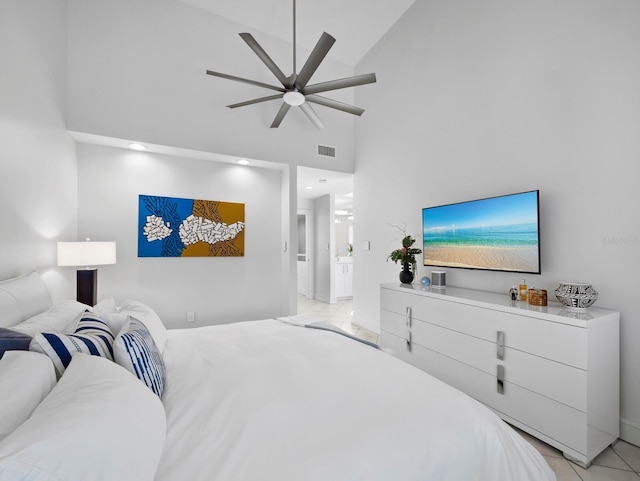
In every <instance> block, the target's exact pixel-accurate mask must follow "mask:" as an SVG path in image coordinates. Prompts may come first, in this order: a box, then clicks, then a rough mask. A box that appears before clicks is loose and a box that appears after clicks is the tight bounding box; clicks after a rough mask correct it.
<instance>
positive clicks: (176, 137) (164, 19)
mask: <svg viewBox="0 0 640 481" xmlns="http://www.w3.org/2000/svg"><path fill="white" fill-rule="evenodd" d="M68 4H69V116H68V125H69V128H70V129H71V130H74V131H79V132H85V133H90V134H98V135H105V136H109V137H116V138H123V139H132V140H138V141H145V142H150V143H156V144H160V145H168V146H174V147H182V148H187V149H193V150H199V151H205V152H214V153H219V154H228V155H237V156H241V157H250V158H255V159H262V160H269V161H273V162H281V163H288V164H293V165H306V166H311V167H318V168H323V169H330V170H337V171H341V172H352V171H353V135H354V124H355V122H356V120H355V117H354V116H352V115H350V114H346V113H344V112H339V111H336V110H334V109H329V108H326V107H323V106H317V107H316V106H315V105H314V106H313V108H314V109H315V110H316V112H317V113H318V115H319V116H320V117H321V118H322V119H323V120H324V123H325V125H326V129H324V130H322V131H318V130H316V128H315V127H314V126H313V125H312V124H311V122H310V121H309V120H308V119H307V118H306V116H305V115H304V114H303V113H302V111H301V110H300V109H298V108H292V109H291V110H290V112H289V113H288V114H287V117H286V118H285V119H284V121H283V123H282V126H281V128H279V129H270V128H269V126H270V125H271V122H272V121H273V119H274V117H275V116H276V113H277V112H278V110H279V108H280V105H281V104H282V102H281V101H277V100H276V101H269V102H265V103H261V104H255V105H252V106H247V107H243V108H239V109H228V108H226V105H229V104H232V103H236V102H242V101H245V100H251V99H254V98H260V97H265V96H269V95H273V94H275V93H277V92H275V91H273V90H268V89H264V88H260V87H255V86H252V85H248V84H244V83H238V82H234V81H230V80H225V79H220V78H215V77H212V76H209V75H206V74H205V72H206V70H207V69H209V70H214V71H218V72H223V73H228V74H232V75H236V76H240V77H244V78H249V79H252V80H257V81H261V82H264V83H268V84H271V85H278V81H277V80H276V79H275V77H274V76H273V74H272V73H271V72H270V71H269V70H268V69H267V67H266V66H265V65H264V64H263V63H262V62H261V61H260V60H259V59H258V57H257V56H256V55H255V54H254V52H252V51H251V49H250V48H249V47H248V46H247V44H246V43H245V42H244V41H243V40H242V39H241V38H240V37H239V36H238V33H240V32H245V31H246V30H247V28H246V27H244V26H242V25H239V24H236V23H233V22H231V21H228V20H226V19H224V18H222V17H218V16H216V15H212V14H210V13H207V12H205V11H203V10H201V9H199V8H196V7H193V6H191V5H188V4H186V3H184V2H180V1H177V0H136V1H131V0H109V1H108V2H105V1H103V0H69V1H68ZM251 33H252V34H253V35H254V37H255V38H256V39H257V40H258V42H259V43H260V44H261V45H262V46H263V47H264V49H265V50H266V51H267V52H268V53H269V55H270V56H271V57H272V58H273V60H274V61H275V62H276V63H277V64H278V65H279V66H280V67H281V69H282V70H283V71H284V72H285V74H286V75H289V74H290V73H291V71H292V68H293V67H292V65H291V64H292V56H291V49H292V46H291V44H290V43H289V42H283V41H281V40H278V39H275V38H271V37H269V36H267V35H265V34H262V33H260V32H251ZM343 40H345V41H347V40H348V39H343ZM333 48H334V49H339V48H340V45H339V42H338V43H337V44H336V45H335V46H334V47H333ZM308 54H309V52H308V51H305V50H304V49H299V51H298V57H299V62H298V63H299V66H300V67H301V66H302V65H303V64H304V61H305V60H306V58H307V56H308ZM351 75H353V68H352V67H347V66H345V65H342V64H340V63H338V62H335V61H332V60H331V59H330V58H327V59H325V61H324V62H322V64H321V65H320V67H319V69H318V70H317V72H316V74H315V75H314V76H313V77H312V79H311V83H312V84H313V83H318V82H323V81H327V80H333V79H337V78H344V77H348V76H351ZM361 88H370V87H368V86H365V87H361ZM353 90H354V89H343V90H339V91H334V92H331V93H329V94H328V95H327V96H328V97H331V98H335V99H336V100H340V101H344V102H348V103H352V102H353ZM363 107H365V108H366V105H365V106H363ZM317 144H324V145H330V146H334V147H336V150H337V158H336V159H327V158H324V157H323V158H319V157H318V155H317Z"/></svg>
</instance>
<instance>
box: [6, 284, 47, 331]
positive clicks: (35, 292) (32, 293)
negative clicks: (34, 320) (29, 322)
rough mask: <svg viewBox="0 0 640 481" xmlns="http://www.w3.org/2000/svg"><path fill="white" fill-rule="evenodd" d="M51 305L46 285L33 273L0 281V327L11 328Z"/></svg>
mask: <svg viewBox="0 0 640 481" xmlns="http://www.w3.org/2000/svg"><path fill="white" fill-rule="evenodd" d="M51 305H52V301H51V296H50V295H49V291H48V290H47V285H46V284H45V283H44V281H43V280H42V278H41V277H40V276H39V275H38V274H37V273H35V272H32V273H31V274H26V275H24V276H20V277H16V278H14V279H8V280H6V281H0V327H11V326H15V325H16V324H18V323H20V322H22V321H24V320H25V319H29V318H30V317H32V316H35V315H36V314H39V313H41V312H44V311H46V310H47V309H48V308H50V307H51Z"/></svg>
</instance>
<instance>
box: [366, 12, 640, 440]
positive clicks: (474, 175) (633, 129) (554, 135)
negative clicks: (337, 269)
mask: <svg viewBox="0 0 640 481" xmlns="http://www.w3.org/2000/svg"><path fill="white" fill-rule="evenodd" d="M639 24H640V3H639V2H637V1H635V0H618V1H616V2H606V1H600V0H566V1H563V2H557V1H556V0H543V1H538V2H512V1H509V0H484V1H482V2H477V1H476V0H460V1H456V2H450V1H446V0H429V1H427V0H417V1H416V3H415V4H414V5H413V6H412V7H411V9H410V10H409V11H408V12H407V14H406V15H404V16H403V17H402V18H401V19H400V21H398V22H397V23H396V25H395V26H394V27H393V28H392V29H391V31H390V32H388V34H387V35H386V36H385V37H384V38H383V39H382V40H381V42H380V43H379V44H378V45H376V47H375V48H374V49H373V50H372V51H371V52H370V53H369V54H368V56H367V57H366V58H365V59H364V60H363V61H362V62H361V63H360V64H359V65H358V68H357V70H360V71H369V70H375V71H376V73H377V75H378V84H377V86H376V89H375V90H372V91H365V90H362V91H358V92H357V94H356V99H357V102H359V103H365V104H368V106H369V109H368V111H367V117H366V118H365V117H363V119H362V122H359V123H358V124H357V126H356V129H357V131H356V152H357V159H356V170H355V174H356V175H355V177H354V178H355V182H354V183H355V188H354V200H355V206H354V207H355V237H356V238H355V254H354V263H355V264H356V268H355V272H354V275H355V280H354V311H355V312H354V314H355V322H357V323H359V324H360V323H361V324H364V325H367V323H369V324H370V325H371V324H373V325H376V324H379V311H378V308H379V307H378V306H379V284H380V283H381V282H392V281H396V280H397V279H398V277H397V275H398V267H397V266H395V265H394V264H392V263H387V262H385V259H386V257H387V255H388V254H389V253H390V252H391V251H392V250H393V249H394V248H396V247H397V246H398V245H399V237H400V236H399V235H398V232H397V231H394V230H393V229H392V228H390V227H388V226H386V225H385V223H387V222H390V223H393V224H398V225H401V224H403V223H406V225H407V231H408V233H411V234H413V235H415V236H419V234H420V231H421V215H420V212H421V208H423V207H427V206H432V205H440V204H445V203H450V202H457V201H464V200H471V199H474V198H481V197H487V196H492V195H498V194H507V193H512V192H520V191H525V190H531V189H540V195H541V218H542V226H541V237H542V238H541V247H542V272H543V273H542V275H538V276H526V279H527V281H528V283H529V284H531V283H535V285H536V286H537V287H539V288H545V289H547V290H548V291H550V293H552V292H553V289H554V288H555V286H556V285H557V283H558V282H559V281H561V280H576V281H586V282H591V283H593V285H594V286H595V288H596V289H597V290H598V291H599V292H600V298H599V300H598V302H597V306H599V307H607V308H613V309H617V310H620V311H621V352H622V354H621V371H622V372H621V384H622V394H621V395H622V406H621V415H622V433H623V437H624V438H625V439H627V440H630V441H632V442H634V443H635V444H640V382H638V379H640V349H638V348H637V346H638V342H639V341H640V322H639V321H640V304H639V303H638V302H637V290H638V272H640V216H639V215H638V206H639V205H640V189H638V179H640V162H639V161H638V159H639V158H640V135H638V134H639V132H640V88H638V86H639V85H640V56H638V46H639V45H640V29H638V25H639ZM365 240H369V241H371V250H370V251H362V249H361V246H362V242H363V241H365ZM430 270H431V269H430V268H428V267H423V268H420V269H419V272H418V278H420V277H421V276H423V275H428V274H429V272H430ZM520 277H521V276H519V275H514V274H506V273H495V272H482V271H470V270H463V269H449V270H448V271H447V282H448V283H449V284H452V285H457V286H463V287H470V288H477V289H485V290H489V291H495V292H504V293H506V292H507V290H508V289H509V287H510V286H511V284H513V282H514V281H515V280H517V279H518V278H520ZM551 295H552V296H553V294H551Z"/></svg>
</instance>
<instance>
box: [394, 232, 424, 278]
mask: <svg viewBox="0 0 640 481" xmlns="http://www.w3.org/2000/svg"><path fill="white" fill-rule="evenodd" d="M415 243H416V240H415V239H414V238H413V237H411V236H410V235H405V236H404V238H403V239H402V247H401V248H399V249H396V250H394V251H393V252H392V253H391V254H389V257H387V261H388V260H389V259H391V260H392V261H393V262H395V263H396V264H397V263H398V262H401V263H402V271H400V282H402V283H403V284H411V283H412V282H413V277H414V272H415V267H416V254H420V253H421V252H422V250H420V249H417V248H415V247H413V244H415Z"/></svg>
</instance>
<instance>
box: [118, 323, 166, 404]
mask: <svg viewBox="0 0 640 481" xmlns="http://www.w3.org/2000/svg"><path fill="white" fill-rule="evenodd" d="M113 350H114V358H115V361H116V362H117V363H118V364H119V365H120V366H122V367H124V368H125V369H127V370H128V371H130V372H132V373H133V374H134V375H135V376H136V377H137V378H138V379H140V380H141V381H142V382H144V383H145V384H146V385H147V386H148V387H149V389H151V390H152V391H153V392H154V393H156V394H157V395H158V397H162V393H163V392H164V383H165V366H164V360H163V359H162V354H160V350H159V349H158V346H156V343H155V342H154V340H153V338H152V337H151V333H149V330H148V329H147V327H146V326H145V325H144V324H143V323H142V322H140V321H139V320H137V319H135V318H133V317H129V319H128V321H127V323H126V324H125V326H124V328H123V329H122V331H121V332H120V334H118V337H116V340H115V342H114V344H113Z"/></svg>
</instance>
